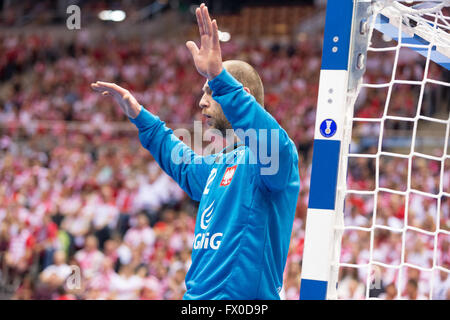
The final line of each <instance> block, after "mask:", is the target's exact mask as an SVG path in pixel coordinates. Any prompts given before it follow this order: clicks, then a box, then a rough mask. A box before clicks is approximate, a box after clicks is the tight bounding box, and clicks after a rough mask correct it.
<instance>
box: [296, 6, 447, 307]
mask: <svg viewBox="0 0 450 320" xmlns="http://www.w3.org/2000/svg"><path fill="white" fill-rule="evenodd" d="M449 11H450V0H440V1H430V0H422V1H393V0H373V1H371V0H328V2H327V12H326V21H325V30H324V39H323V52H322V66H321V71H320V82H319V94H318V102H317V113H316V124H315V133H314V147H313V161H312V169H311V181H310V191H309V203H308V210H307V219H306V230H305V245H304V251H303V259H302V274H301V285H300V299H301V300H311V299H314V300H323V299H337V298H339V297H338V290H337V288H338V286H339V283H338V278H339V269H340V268H342V267H346V268H354V269H356V270H361V269H365V270H366V271H365V274H366V275H367V276H366V279H365V289H364V297H365V298H367V299H369V298H371V296H370V288H371V285H372V282H373V278H372V277H371V275H372V273H373V271H374V270H373V269H374V268H377V267H381V268H385V269H387V270H393V271H394V272H395V273H396V276H395V279H394V282H395V285H396V286H397V292H396V297H397V298H401V291H402V290H401V289H402V286H404V285H405V279H406V275H405V268H413V269H417V270H420V271H423V272H428V273H430V279H431V282H430V284H429V295H428V298H430V299H431V298H432V296H433V281H432V279H433V277H434V276H436V274H437V273H438V272H446V273H450V270H449V265H448V264H445V265H444V264H443V263H442V257H441V255H442V254H440V252H439V249H440V246H441V243H442V241H441V239H442V238H443V237H447V238H448V239H449V240H450V237H449V236H450V232H449V229H448V228H447V227H448V225H447V227H445V228H444V226H442V225H441V224H440V221H441V220H442V219H441V218H442V215H443V211H444V204H443V203H444V198H445V201H446V202H445V206H446V208H445V210H447V211H446V214H447V215H448V214H449V213H448V207H449V206H450V172H448V168H447V171H446V162H447V163H449V161H450V155H449V151H448V150H449V141H448V140H449V135H450V132H449V130H450V115H449V110H448V106H449V104H450V102H449V101H447V102H446V104H447V106H445V105H444V109H445V107H446V108H447V109H445V110H444V116H442V114H441V115H440V116H439V117H438V116H436V115H435V114H433V113H431V114H430V113H426V114H424V110H422V103H423V100H424V95H426V93H425V92H426V90H428V87H429V86H430V85H432V86H438V87H440V88H442V90H444V91H446V92H447V93H448V92H449V91H450V83H449V82H448V80H449V79H446V80H442V79H436V78H433V77H432V76H431V75H430V74H429V73H431V72H430V69H431V68H433V70H434V69H435V68H436V67H438V68H441V69H442V70H447V72H448V70H449V68H450V17H449V14H448V13H449ZM374 30H377V31H374ZM375 32H377V34H380V33H381V34H383V38H384V41H385V42H386V43H388V44H389V45H386V46H382V47H380V46H376V45H374V44H373V42H372V41H373V35H374V33H375ZM403 50H411V51H412V52H413V53H415V54H417V55H421V56H422V57H423V60H424V63H423V68H422V70H421V71H422V73H423V76H420V78H418V76H417V75H414V77H411V78H410V79H405V78H404V77H403V78H401V79H399V78H398V72H399V70H397V69H398V68H397V65H398V64H399V63H400V62H399V61H401V60H402V54H403V52H404V51H403ZM383 53H392V56H393V63H392V70H391V77H390V79H389V80H388V81H385V82H383V81H375V82H374V81H372V79H366V77H365V76H366V74H365V72H366V67H367V62H368V56H369V55H372V54H380V55H381V54H383ZM431 64H433V67H431V66H430V65H431ZM415 72H416V73H418V71H417V70H416V71H415ZM405 74H408V75H410V74H411V72H409V73H408V72H405ZM366 80H367V81H366ZM401 85H405V86H412V87H414V88H417V90H416V91H417V101H416V102H415V104H414V105H415V109H414V113H413V114H411V115H409V114H406V113H405V114H404V115H402V114H401V115H395V114H394V115H392V113H391V110H390V106H392V104H393V102H392V100H393V99H394V98H393V96H395V93H396V86H401ZM371 89H373V90H376V89H385V90H386V92H387V93H386V97H385V100H384V101H383V104H382V112H381V114H380V115H378V116H364V117H363V116H357V115H356V112H355V105H356V102H357V101H359V100H358V99H359V97H360V93H361V92H362V91H364V90H371ZM411 90H412V89H411ZM414 90H415V89H414ZM447 99H450V95H447ZM397 100H398V99H397ZM444 104H445V101H444ZM436 107H439V106H436ZM392 121H397V122H401V123H403V124H404V125H405V127H406V128H409V130H410V133H411V134H410V137H409V141H410V144H409V145H408V146H407V147H404V149H405V150H406V151H405V152H400V151H397V150H396V149H395V147H398V146H399V145H400V144H401V142H402V141H405V139H395V136H394V138H393V139H391V140H389V141H390V142H391V144H392V145H395V147H394V148H392V149H388V150H386V149H385V145H384V144H385V143H386V141H387V139H386V137H387V135H388V126H387V123H388V122H392ZM419 122H420V123H422V122H427V123H430V124H431V125H435V126H440V127H442V131H441V134H440V136H437V137H435V138H433V140H435V142H436V146H435V147H434V149H433V152H426V151H423V150H424V149H423V148H421V147H420V146H423V145H424V144H426V143H427V142H426V141H427V140H426V139H425V138H424V137H422V136H421V133H420V131H419V127H420V128H421V124H419ZM362 123H365V124H368V125H369V126H370V125H376V126H377V128H378V131H379V134H378V137H374V138H375V142H374V145H373V148H372V150H373V152H372V153H368V152H363V151H360V150H359V151H357V152H355V151H354V150H351V147H350V146H351V144H352V142H354V141H353V140H354V139H353V137H352V129H353V128H355V126H358V125H359V124H362ZM420 130H421V129H420ZM391 138H392V137H391ZM424 141H425V142H424ZM419 147H420V148H419ZM437 149H439V150H441V151H442V152H440V153H439V152H437V151H436V150H437ZM436 152H437V153H436ZM386 157H388V158H390V159H394V161H397V162H398V163H400V162H402V161H403V162H402V163H404V166H402V167H398V168H397V169H398V170H399V171H402V173H401V174H402V176H404V177H405V181H404V183H403V185H402V184H401V183H400V185H402V187H404V188H400V190H399V189H396V188H394V187H392V186H386V185H384V184H383V183H384V180H386V179H384V178H383V175H384V174H385V171H384V169H383V164H384V163H386V161H385V158H386ZM354 159H363V160H362V161H363V162H364V161H366V162H367V161H372V162H373V164H374V174H373V178H374V181H373V184H369V186H367V187H366V188H360V189H354V188H352V186H351V185H349V183H348V177H347V176H348V173H349V172H348V166H349V163H350V162H351V161H353V160H354ZM418 159H419V160H420V161H422V160H423V161H434V162H436V175H435V177H434V178H435V180H436V181H438V182H437V183H436V185H435V186H434V189H433V190H432V191H430V190H428V189H426V190H425V189H421V188H419V187H418V186H417V185H418V184H417V182H416V180H417V177H416V176H415V170H416V163H415V162H416V161H419V160H418ZM380 177H381V179H380ZM447 180H448V181H447ZM382 194H383V197H384V195H386V194H387V195H395V196H398V197H401V198H402V199H404V203H405V205H404V208H403V211H402V215H401V222H402V223H401V225H391V224H389V225H386V224H383V223H381V222H379V218H380V216H381V215H382V214H384V213H383V212H378V210H377V209H378V205H377V204H378V203H379V202H380V201H382V200H383V199H382ZM351 195H357V196H360V197H367V198H366V199H368V198H371V200H370V201H371V203H372V204H373V205H372V208H371V212H370V217H369V220H370V224H369V225H364V226H360V225H345V224H344V219H345V215H344V212H345V211H346V208H345V207H346V206H347V204H346V198H347V197H349V196H351ZM416 197H423V198H427V199H429V200H430V201H434V207H435V208H436V211H435V213H434V215H435V216H434V227H433V228H432V229H425V228H422V227H420V226H417V225H414V224H413V223H412V222H411V221H412V219H411V216H412V215H413V214H412V213H411V211H412V210H411V209H410V208H409V207H410V202H411V201H413V200H414V199H416ZM414 201H416V200H414ZM426 201H428V200H426ZM447 219H449V217H447ZM352 230H354V231H358V232H362V233H366V234H367V238H368V239H369V241H368V248H367V252H368V256H367V258H366V259H365V260H364V259H362V260H364V261H356V262H345V261H344V262H343V261H341V241H342V238H343V234H344V232H347V231H352ZM379 231H385V232H390V233H395V234H398V239H399V244H398V247H399V250H400V251H399V254H398V258H395V259H393V261H391V262H390V263H387V262H385V261H379V260H377V256H376V255H374V251H375V249H376V248H375V247H376V243H377V241H376V240H377V236H376V234H377V232H379ZM412 233H414V234H416V235H417V237H419V236H426V237H429V239H430V245H429V246H428V247H427V250H429V253H430V258H429V260H430V263H429V265H418V264H416V263H414V262H411V261H410V258H411V254H409V255H408V253H407V247H408V242H409V241H410V239H411V234H412ZM447 250H448V249H447ZM445 254H448V252H447V253H444V255H445Z"/></svg>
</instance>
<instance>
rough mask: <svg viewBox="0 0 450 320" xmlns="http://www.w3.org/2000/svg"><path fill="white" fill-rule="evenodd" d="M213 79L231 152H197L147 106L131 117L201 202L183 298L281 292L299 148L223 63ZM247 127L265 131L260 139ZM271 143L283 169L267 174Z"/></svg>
mask: <svg viewBox="0 0 450 320" xmlns="http://www.w3.org/2000/svg"><path fill="white" fill-rule="evenodd" d="M208 84H209V87H210V88H211V90H212V92H213V99H214V100H215V101H217V102H218V103H219V104H220V105H221V107H222V109H223V111H224V114H225V116H226V118H227V119H228V121H229V122H230V123H231V125H232V127H233V129H234V131H235V133H236V135H237V136H238V137H239V138H240V139H241V141H242V144H241V145H240V146H237V147H236V148H234V150H232V151H230V152H227V153H226V152H225V151H224V152H222V153H218V154H213V155H208V156H204V157H203V156H200V155H197V154H196V153H195V152H194V151H192V149H190V148H189V147H188V146H186V145H185V144H184V143H183V142H181V141H180V140H179V139H178V138H177V137H176V136H175V135H174V134H173V132H172V130H171V129H169V128H167V127H166V126H165V124H164V122H162V121H161V120H160V119H159V118H158V117H157V116H154V115H152V114H151V113H150V112H148V111H146V110H145V109H144V108H142V110H141V112H140V113H139V115H138V116H137V117H136V118H135V119H130V120H131V121H132V122H133V123H134V124H135V125H136V126H137V127H138V129H139V139H140V141H141V143H142V145H143V146H144V147H145V148H146V149H148V150H149V151H150V153H151V154H152V155H153V156H154V158H155V159H156V161H157V162H158V164H159V165H160V166H161V167H162V169H163V170H164V171H165V172H166V173H167V174H168V175H170V176H171V177H172V178H173V179H174V180H175V181H176V182H177V183H178V184H179V185H180V186H181V188H182V189H183V190H184V191H186V193H187V194H188V195H189V196H190V197H191V198H192V199H194V200H196V201H200V204H199V209H198V214H197V220H196V226H195V238H194V243H193V250H192V264H191V267H190V269H189V271H188V273H187V275H186V280H185V281H186V288H187V291H186V293H185V295H184V299H235V300H237V299H239V300H241V299H245V300H251V299H279V292H280V290H281V287H282V285H283V272H284V267H285V264H286V258H287V254H288V250H289V243H290V237H291V232H292V224H293V221H294V215H295V209H296V204H297V198H298V193H299V189H300V179H299V173H298V154H297V150H296V147H295V144H294V143H293V142H292V141H291V139H289V137H288V135H287V133H286V132H285V131H284V130H283V129H282V128H281V127H280V126H279V124H278V123H277V122H276V121H275V119H274V118H273V117H272V116H271V115H270V114H269V113H268V112H267V111H265V110H264V108H262V107H261V106H260V105H259V104H258V102H257V101H256V100H255V98H254V97H253V96H252V95H250V94H248V93H247V92H246V91H245V90H244V89H243V86H242V84H241V83H239V82H238V81H236V80H235V79H234V78H233V77H232V76H231V75H230V74H229V73H228V72H227V71H226V70H225V69H224V70H223V71H222V73H221V74H220V75H219V76H217V77H216V78H214V79H213V80H211V81H209V82H208ZM248 129H254V130H259V131H258V132H263V131H264V130H266V133H268V134H267V136H266V137H263V136H262V134H261V135H259V134H258V135H257V137H256V139H257V140H258V143H256V144H255V143H251V142H249V139H248V136H247V138H246V134H245V132H247V130H248ZM260 129H262V130H260ZM272 132H273V133H272ZM273 137H275V138H276V139H275V140H274V139H272V138H273ZM274 143H277V144H278V146H277V149H275V150H277V151H276V154H272V155H271V156H272V157H273V156H277V157H278V159H277V160H279V169H278V170H276V172H271V174H263V172H264V169H266V170H267V169H268V168H269V165H270V164H268V163H267V161H263V157H262V156H261V152H260V150H259V149H264V148H266V150H268V151H269V152H268V154H270V150H274V149H272V147H273V144H274ZM258 152H259V153H258ZM273 153H275V152H273ZM180 160H182V161H180Z"/></svg>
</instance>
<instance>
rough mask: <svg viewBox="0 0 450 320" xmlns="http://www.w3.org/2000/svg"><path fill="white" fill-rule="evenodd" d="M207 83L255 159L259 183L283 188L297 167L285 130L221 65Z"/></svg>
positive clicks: (293, 149)
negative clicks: (216, 74)
mask: <svg viewBox="0 0 450 320" xmlns="http://www.w3.org/2000/svg"><path fill="white" fill-rule="evenodd" d="M208 85H209V87H210V88H211V90H212V92H213V95H212V96H213V99H214V100H215V101H216V102H218V103H219V104H220V105H221V106H222V110H223V112H224V114H225V116H226V118H227V119H228V121H229V122H230V123H231V126H232V127H233V130H234V131H235V133H236V135H237V136H238V137H239V139H240V140H241V141H243V142H244V143H245V145H246V146H248V147H249V149H250V150H251V151H252V153H253V155H254V157H255V158H256V163H257V165H258V167H259V169H260V170H259V172H260V173H259V174H260V177H261V182H262V183H263V184H264V186H265V187H266V188H267V189H269V191H279V190H283V189H284V188H285V187H286V186H287V184H288V183H289V182H290V178H291V176H292V174H291V173H292V172H293V170H295V166H298V154H297V149H296V147H295V144H294V143H293V142H292V140H291V139H290V138H289V136H288V134H287V133H286V131H285V130H284V129H283V128H282V127H281V126H280V125H279V124H278V123H277V121H276V120H275V119H274V118H273V117H272V116H271V115H270V114H269V113H268V112H267V111H266V110H265V109H264V108H263V107H262V106H261V105H260V104H259V103H258V102H257V101H256V99H255V98H254V97H253V96H252V95H251V94H249V93H248V92H246V91H245V90H244V88H243V85H242V84H241V83H240V82H238V81H237V80H236V79H235V78H234V77H233V76H232V75H231V74H230V73H228V72H227V71H226V70H225V68H224V69H223V70H222V72H221V73H220V74H219V75H218V76H217V77H215V78H214V79H212V80H210V81H208ZM252 137H253V138H252ZM252 140H256V141H252Z"/></svg>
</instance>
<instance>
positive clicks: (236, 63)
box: [223, 60, 264, 107]
mask: <svg viewBox="0 0 450 320" xmlns="http://www.w3.org/2000/svg"><path fill="white" fill-rule="evenodd" d="M223 66H224V68H225V69H226V70H227V71H228V72H229V73H230V74H231V75H232V76H233V77H234V78H235V79H236V80H237V81H239V82H240V83H242V85H243V86H244V87H247V88H248V89H249V90H250V93H251V94H252V96H254V97H255V99H256V101H258V103H259V104H260V105H261V106H263V107H264V86H263V83H262V81H261V78H260V77H259V74H258V72H257V71H256V70H255V68H253V67H252V66H251V65H250V64H248V63H247V62H245V61H242V60H227V61H224V63H223Z"/></svg>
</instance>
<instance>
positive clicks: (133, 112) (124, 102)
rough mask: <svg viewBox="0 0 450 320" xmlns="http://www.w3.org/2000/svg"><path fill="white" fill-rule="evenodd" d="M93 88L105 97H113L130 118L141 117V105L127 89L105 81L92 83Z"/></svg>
mask: <svg viewBox="0 0 450 320" xmlns="http://www.w3.org/2000/svg"><path fill="white" fill-rule="evenodd" d="M91 88H92V89H94V91H97V92H101V93H102V94H103V95H104V96H112V97H113V98H114V100H116V101H117V103H118V104H119V105H120V107H121V108H122V110H123V112H125V114H126V115H127V116H128V117H130V118H133V119H134V118H136V117H137V116H138V115H139V112H140V111H141V105H140V104H139V103H138V102H137V100H136V99H135V98H134V97H133V96H132V94H131V93H130V91H128V90H127V89H124V88H122V87H119V86H118V85H117V84H115V83H109V82H103V81H97V82H96V83H92V84H91Z"/></svg>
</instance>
